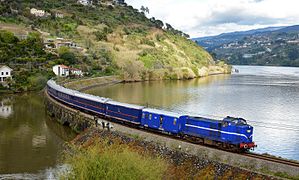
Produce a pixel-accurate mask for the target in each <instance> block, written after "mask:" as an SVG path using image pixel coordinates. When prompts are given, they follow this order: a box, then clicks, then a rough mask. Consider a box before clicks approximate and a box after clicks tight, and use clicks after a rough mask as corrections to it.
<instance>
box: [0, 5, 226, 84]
mask: <svg viewBox="0 0 299 180" xmlns="http://www.w3.org/2000/svg"><path fill="white" fill-rule="evenodd" d="M32 8H35V9H38V10H44V11H45V14H47V15H45V16H44V17H37V16H35V15H33V14H32V13H31V11H30V10H31V9H32ZM0 14H1V17H0V30H1V29H2V30H1V32H2V33H7V32H9V31H10V32H13V33H14V35H15V36H16V37H18V39H19V40H17V42H15V43H17V44H18V43H20V42H22V41H25V40H26V39H25V40H24V39H22V38H24V36H25V37H26V38H27V39H28V38H31V37H32V36H33V35H32V34H34V36H33V37H36V35H39V36H40V37H36V38H40V39H36V40H37V42H42V41H45V40H47V39H54V40H55V39H57V38H60V39H61V38H64V39H67V40H70V41H72V42H75V43H76V44H77V46H79V47H80V48H75V49H74V48H66V47H61V48H57V49H54V50H51V51H49V50H47V49H46V48H43V49H42V50H41V52H39V53H35V49H33V50H31V51H30V52H34V53H31V54H30V53H29V55H26V56H25V55H20V54H18V52H17V51H13V53H8V54H7V53H6V51H7V50H5V48H3V47H4V46H5V47H6V49H7V47H8V46H9V45H7V43H8V42H6V44H5V42H4V41H3V42H1V43H0V46H1V47H0V48H1V50H0V57H5V58H1V60H0V61H1V63H5V64H11V65H12V66H13V64H15V62H18V64H19V65H20V64H21V65H22V64H24V65H27V66H28V63H29V64H35V65H36V66H37V67H39V69H42V68H47V69H48V71H49V72H50V71H51V69H50V68H51V67H52V66H53V65H54V64H62V63H63V64H66V65H70V66H73V67H77V68H80V69H82V70H83V71H84V72H87V74H88V75H89V76H101V75H111V74H118V75H121V76H122V77H123V78H124V79H125V80H127V81H136V80H156V79H187V78H194V77H198V76H205V75H208V74H212V73H224V72H229V71H230V70H229V67H228V66H227V65H225V64H223V63H220V64H219V65H216V64H215V61H214V60H213V58H212V57H211V56H210V54H209V53H207V52H206V51H205V50H204V49H202V48H201V47H199V46H198V45H197V44H196V43H194V42H192V41H190V40H188V39H187V38H186V37H188V35H186V34H185V33H182V32H181V31H178V30H176V29H174V28H172V27H171V26H170V25H169V24H167V28H162V27H163V25H164V23H163V22H162V21H160V20H156V19H154V18H151V19H148V18H146V16H145V15H144V13H143V12H142V13H141V12H139V10H136V9H134V8H132V7H131V6H127V5H118V4H112V2H111V1H109V0H106V1H94V2H93V5H92V6H83V5H81V4H79V3H77V1H75V0H64V1H62V0H45V1H35V0H24V1H13V2H11V1H1V2H0ZM57 14H59V15H62V16H58V15H57ZM28 34H29V35H28ZM20 39H22V40H20ZM4 44H5V45H4ZM8 44H9V43H8ZM10 46H11V44H10ZM39 47H40V46H38V47H37V49H38V48H39ZM31 48H33V47H31ZM24 51H25V52H27V49H25V50H24ZM4 54H5V56H4ZM27 54H28V53H27ZM40 66H42V68H41V67H40ZM42 72H44V71H42ZM37 73H39V72H37ZM40 74H41V73H40ZM48 74H49V73H48Z"/></svg>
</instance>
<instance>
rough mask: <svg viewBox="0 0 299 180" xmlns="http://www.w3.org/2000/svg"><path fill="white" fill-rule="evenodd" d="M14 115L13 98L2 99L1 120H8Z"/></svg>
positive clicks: (0, 105)
mask: <svg viewBox="0 0 299 180" xmlns="http://www.w3.org/2000/svg"><path fill="white" fill-rule="evenodd" d="M12 113H13V108H12V102H11V98H7V97H6V98H2V99H0V118H8V117H9V116H10V115H11V114H12Z"/></svg>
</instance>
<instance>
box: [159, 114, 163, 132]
mask: <svg viewBox="0 0 299 180" xmlns="http://www.w3.org/2000/svg"><path fill="white" fill-rule="evenodd" d="M159 120H160V121H159V122H160V126H159V127H160V129H163V121H164V118H163V116H160V117H159Z"/></svg>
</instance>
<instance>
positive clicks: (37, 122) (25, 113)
mask: <svg viewBox="0 0 299 180" xmlns="http://www.w3.org/2000/svg"><path fill="white" fill-rule="evenodd" d="M74 136H75V134H74V133H73V132H72V131H71V130H70V129H69V128H66V127H63V126H61V125H60V124H58V123H57V122H55V121H54V120H51V119H50V118H49V117H47V116H46V113H45V108H44V104H43V94H42V93H29V94H22V95H6V96H0V179H1V178H7V179H52V178H53V177H55V175H56V172H57V171H59V170H60V169H62V168H61V167H60V166H59V162H58V161H59V158H60V155H61V153H62V151H63V144H64V142H65V141H69V140H71V139H72V138H73V137H74Z"/></svg>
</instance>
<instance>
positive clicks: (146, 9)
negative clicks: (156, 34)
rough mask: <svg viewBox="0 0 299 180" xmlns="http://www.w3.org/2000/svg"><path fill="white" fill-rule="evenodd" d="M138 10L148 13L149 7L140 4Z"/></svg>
mask: <svg viewBox="0 0 299 180" xmlns="http://www.w3.org/2000/svg"><path fill="white" fill-rule="evenodd" d="M140 11H141V12H142V13H143V14H149V8H148V7H144V6H141V8H140Z"/></svg>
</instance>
